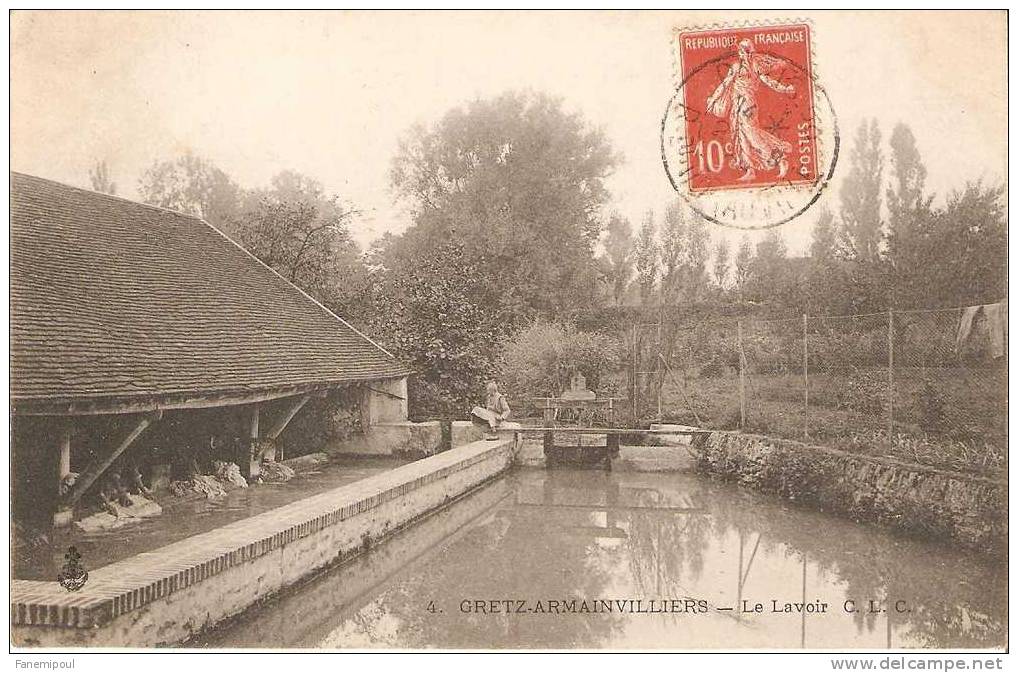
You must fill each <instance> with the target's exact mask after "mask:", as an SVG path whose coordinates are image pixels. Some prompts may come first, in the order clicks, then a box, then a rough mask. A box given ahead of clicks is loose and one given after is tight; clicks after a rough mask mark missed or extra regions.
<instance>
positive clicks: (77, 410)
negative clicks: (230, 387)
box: [12, 381, 357, 416]
mask: <svg viewBox="0 0 1018 673" xmlns="http://www.w3.org/2000/svg"><path fill="white" fill-rule="evenodd" d="M356 383H357V382H355V381H351V382H349V383H336V384H329V385H324V384H323V385H308V386H287V387H283V388H276V389H273V390H263V391H256V392H249V393H243V392H235V393H222V394H216V393H209V394H208V395H196V394H183V395H165V396H164V395H160V396H155V395H153V396H148V397H143V398H132V399H95V400H64V401H49V400H20V401H18V400H16V401H14V402H13V403H12V407H13V409H14V414H15V415H17V416H105V415H113V414H136V413H146V412H150V411H169V410H172V409H210V408H215V407H233V406H242V405H245V404H255V403H257V402H268V401H270V400H279V399H282V398H284V397H293V396H295V395H305V394H309V393H310V394H320V395H326V394H328V392H329V391H330V390H336V389H339V388H345V387H347V386H351V385H354V384H356Z"/></svg>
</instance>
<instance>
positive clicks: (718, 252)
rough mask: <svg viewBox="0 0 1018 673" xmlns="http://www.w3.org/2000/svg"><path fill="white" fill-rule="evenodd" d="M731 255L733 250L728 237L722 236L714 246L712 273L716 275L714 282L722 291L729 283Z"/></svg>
mask: <svg viewBox="0 0 1018 673" xmlns="http://www.w3.org/2000/svg"><path fill="white" fill-rule="evenodd" d="M730 257H731V251H730V249H729V245H728V239H725V238H722V239H720V240H718V242H717V245H715V246H714V266H713V269H712V273H713V275H714V284H715V285H717V287H718V289H719V290H722V291H723V290H724V289H725V285H726V284H727V283H728V272H729V270H730V268H729V262H730Z"/></svg>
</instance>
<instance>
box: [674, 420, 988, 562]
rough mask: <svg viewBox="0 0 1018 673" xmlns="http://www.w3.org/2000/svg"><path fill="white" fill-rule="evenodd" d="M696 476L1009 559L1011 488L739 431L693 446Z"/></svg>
mask: <svg viewBox="0 0 1018 673" xmlns="http://www.w3.org/2000/svg"><path fill="white" fill-rule="evenodd" d="M692 452H693V453H694V455H695V457H696V460H697V464H698V467H699V469H701V470H703V471H706V472H709V473H711V474H714V475H717V476H719V477H722V478H725V479H729V480H733V481H737V482H739V483H740V484H745V485H747V486H752V487H753V488H756V489H758V490H762V491H768V492H771V493H776V494H779V495H781V496H783V497H786V498H788V499H790V500H794V501H796V502H801V503H804V504H808V505H810V506H813V507H816V508H818V509H820V510H823V511H830V512H835V513H838V514H843V515H847V516H850V517H852V518H853V519H856V520H859V521H870V522H874V523H879V524H884V525H887V526H889V527H891V528H894V529H897V530H900V531H903V532H907V533H910V534H914V535H919V536H923V537H928V538H936V539H941V540H948V541H951V542H954V543H956V544H959V545H962V546H965V547H968V548H971V549H975V550H978V551H980V552H983V553H986V554H989V555H991V556H999V557H1002V556H1005V555H1006V554H1007V530H1008V524H1007V483H1005V482H1001V481H995V480H991V479H986V478H981V477H977V476H973V475H967V474H963V473H959V472H949V471H944V470H937V469H934V468H930V467H926V466H923V465H916V464H910V463H904V462H901V461H897V460H894V459H890V458H881V457H876V456H865V455H860V454H854V453H848V452H845V451H839V450H836V449H829V448H825V447H820V446H811V445H807V444H803V443H801V442H795V441H791V440H780V439H771V438H768V437H763V436H760V435H750V434H740V433H734V432H715V433H711V434H710V435H702V436H700V437H697V438H696V439H694V441H693V443H692Z"/></svg>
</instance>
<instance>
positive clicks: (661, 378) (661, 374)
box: [654, 305, 665, 422]
mask: <svg viewBox="0 0 1018 673" xmlns="http://www.w3.org/2000/svg"><path fill="white" fill-rule="evenodd" d="M664 314H665V310H664V306H663V305H662V306H661V309H660V311H659V312H658V314H657V357H658V359H659V360H661V361H664V359H665V356H664V354H663V353H662V352H661V327H662V324H663V323H664ZM655 365H656V366H655V367H654V369H657V370H658V377H657V420H658V421H659V422H660V421H662V420H664V418H663V416H662V413H661V394H662V391H663V390H664V387H665V370H664V369H663V368H662V367H661V363H660V362H657V363H655Z"/></svg>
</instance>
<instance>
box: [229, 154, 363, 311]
mask: <svg viewBox="0 0 1018 673" xmlns="http://www.w3.org/2000/svg"><path fill="white" fill-rule="evenodd" d="M271 185H272V186H271V188H270V189H266V190H256V191H252V192H249V193H248V194H247V195H246V197H245V199H244V201H245V204H244V207H243V210H242V215H241V217H240V218H239V219H240V221H241V222H242V223H243V224H242V226H241V227H240V228H239V229H238V231H239V239H240V240H239V243H240V244H241V245H243V246H244V247H245V248H246V249H247V250H248V251H249V252H251V253H252V254H253V255H255V256H256V257H258V258H259V259H260V260H261V261H263V262H264V263H265V264H267V265H268V266H270V267H272V268H273V269H275V270H276V271H277V272H279V273H280V275H282V276H283V277H284V278H286V279H287V280H289V281H290V282H292V283H293V284H294V285H296V286H297V287H299V288H301V289H302V290H304V291H305V292H307V293H308V294H310V295H311V296H312V297H314V298H315V299H317V300H318V301H320V302H321V303H323V304H325V305H326V306H327V307H329V308H330V309H332V310H333V311H335V312H337V313H340V314H342V315H344V316H345V317H351V315H356V314H357V313H358V312H359V309H361V308H362V306H361V305H360V299H361V297H362V295H363V293H364V292H365V290H366V285H367V271H366V269H365V267H364V264H363V262H362V260H361V254H360V249H359V248H358V247H357V244H356V243H355V242H354V241H353V239H352V238H351V237H350V230H349V223H350V221H351V219H352V218H353V217H354V216H356V214H357V211H356V210H354V209H353V208H352V207H351V206H349V205H345V204H343V203H341V202H340V200H339V197H338V196H335V195H327V194H326V193H325V190H324V188H323V187H322V185H321V183H319V182H318V181H317V180H314V179H312V178H309V177H307V176H304V175H301V174H299V173H296V172H293V171H284V172H282V173H279V174H278V175H276V176H275V177H274V178H273V179H272V183H271Z"/></svg>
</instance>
